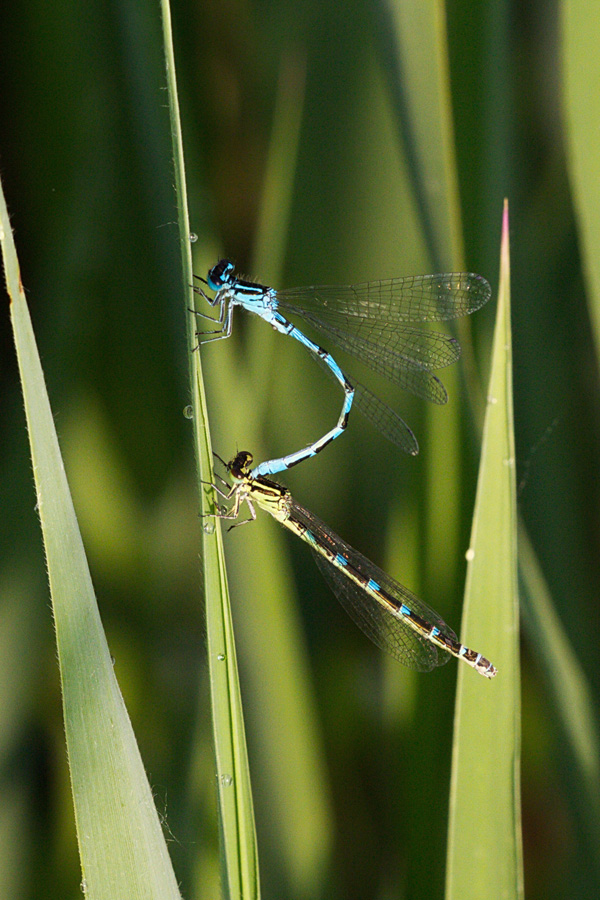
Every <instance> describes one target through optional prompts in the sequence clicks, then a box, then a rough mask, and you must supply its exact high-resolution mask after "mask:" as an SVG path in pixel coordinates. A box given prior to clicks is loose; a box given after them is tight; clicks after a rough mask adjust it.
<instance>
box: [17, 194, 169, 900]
mask: <svg viewBox="0 0 600 900" xmlns="http://www.w3.org/2000/svg"><path fill="white" fill-rule="evenodd" d="M0 242H1V244H2V252H3V257H4V266H5V272H6V281H7V287H8V293H9V296H10V299H11V307H10V310H11V321H12V325H13V330H14V338H15V346H16V350H17V357H18V362H19V371H20V375H21V382H22V387H23V396H24V401H25V413H26V417H27V426H28V430H29V439H30V445H31V456H32V461H33V473H34V478H35V486H36V491H37V509H38V511H39V515H40V521H41V525H42V533H43V538H44V546H45V550H46V561H47V566H48V577H49V581H50V591H51V595H52V608H53V612H54V622H55V626H56V642H57V649H58V661H59V667H60V677H61V685H62V696H63V710H64V721H65V734H66V740H67V751H68V758H69V769H70V774H71V786H72V791H73V801H74V806H75V819H76V827H77V839H78V842H79V851H80V857H81V867H82V873H83V882H82V886H83V890H84V893H85V895H86V896H87V897H94V898H102V900H104V898H115V897H128V898H132V900H137V898H139V900H142V898H144V900H145V898H156V900H159V898H160V900H167V898H179V897H180V894H179V890H178V888H177V881H176V879H175V875H174V872H173V869H172V867H171V862H170V859H169V855H168V852H167V847H166V844H165V840H164V838H163V834H162V830H161V826H160V822H159V819H158V815H157V813H156V809H155V806H154V801H153V798H152V791H151V789H150V785H149V784H148V780H147V778H146V773H145V771H144V766H143V763H142V760H141V757H140V754H139V750H138V747H137V744H136V741H135V737H134V734H133V730H132V727H131V722H130V720H129V716H128V715H127V710H126V709H125V705H124V703H123V698H122V697H121V693H120V690H119V686H118V684H117V680H116V678H115V673H114V668H113V661H112V659H111V656H110V651H109V648H108V646H107V643H106V637H105V635H104V631H103V628H102V623H101V621H100V615H99V612H98V607H97V604H96V598H95V596H94V589H93V586H92V581H91V577H90V572H89V569H88V564H87V560H86V557H85V552H84V548H83V544H82V540H81V535H80V532H79V526H78V524H77V519H76V516H75V510H74V508H73V502H72V499H71V494H70V492H69V486H68V484H67V479H66V475H65V470H64V466H63V462H62V458H61V454H60V448H59V446H58V439H57V436H56V430H55V428H54V419H53V417H52V411H51V409H50V403H49V400H48V395H47V392H46V386H45V383H44V376H43V373H42V368H41V363H40V359H39V355H38V352H37V347H36V344H35V338H34V335H33V329H32V326H31V320H30V317H29V311H28V309H27V305H26V302H25V294H24V291H23V286H22V284H21V278H20V273H19V264H18V260H17V255H16V250H15V246H14V241H13V236H12V232H11V228H10V223H9V220H8V213H7V209H6V203H5V200H4V195H3V193H2V191H1V189H0ZM117 666H118V660H117Z"/></svg>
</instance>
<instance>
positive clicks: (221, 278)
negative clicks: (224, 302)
mask: <svg viewBox="0 0 600 900" xmlns="http://www.w3.org/2000/svg"><path fill="white" fill-rule="evenodd" d="M234 268H235V267H234V265H233V263H232V262H231V260H230V259H220V260H219V262H218V263H217V264H216V266H213V267H212V269H210V270H209V273H208V276H207V279H208V286H209V288H211V289H212V290H213V291H219V290H220V289H221V288H222V287H223V286H224V285H227V284H231V280H232V279H231V276H232V274H233V270H234Z"/></svg>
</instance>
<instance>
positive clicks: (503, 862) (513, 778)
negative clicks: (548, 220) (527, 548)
mask: <svg viewBox="0 0 600 900" xmlns="http://www.w3.org/2000/svg"><path fill="white" fill-rule="evenodd" d="M509 279H510V262H509V244H508V205H506V206H505V211H504V219H503V227H502V249H501V260H500V289H499V296H498V311H497V318H496V328H495V332H494V342H493V356H492V370H491V375H490V384H489V390H488V397H487V409H486V414H485V424H484V432H483V446H482V451H481V462H480V467H479V479H478V484H477V498H476V503H475V512H474V515H473V527H472V532H471V542H470V548H469V552H468V559H469V566H468V572H467V584H466V590H465V604H464V613H463V627H462V631H461V640H462V642H463V643H465V644H466V645H467V646H470V647H472V648H474V649H477V650H479V651H480V652H482V653H483V654H484V655H485V656H487V657H488V658H489V659H490V660H491V661H492V662H493V663H494V665H495V666H496V667H497V668H498V674H497V675H496V677H495V678H494V679H493V680H492V681H490V682H485V681H484V680H483V678H476V677H474V675H473V673H472V672H470V671H469V670H468V669H467V668H466V667H465V666H462V667H461V668H460V671H459V676H458V687H457V694H456V710H455V733H454V746H453V754H452V780H451V788H450V822H449V833H448V857H447V872H446V897H447V898H448V900H454V898H456V900H458V898H460V900H469V898H481V897H502V898H503V900H511V898H519V897H521V896H522V895H523V863H522V847H521V805H520V803H521V801H520V742H521V731H520V714H521V705H520V667H519V609H518V589H517V519H516V491H515V447H514V434H513V401H512V351H511V347H512V342H511V328H510V281H509Z"/></svg>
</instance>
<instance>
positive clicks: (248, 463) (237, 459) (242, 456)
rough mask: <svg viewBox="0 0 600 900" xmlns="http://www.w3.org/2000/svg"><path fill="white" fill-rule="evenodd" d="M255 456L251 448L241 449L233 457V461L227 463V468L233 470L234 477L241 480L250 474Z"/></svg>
mask: <svg viewBox="0 0 600 900" xmlns="http://www.w3.org/2000/svg"><path fill="white" fill-rule="evenodd" d="M253 461H254V457H253V456H252V454H251V453H250V451H249V450H240V451H239V452H238V453H236V455H235V456H234V457H233V459H232V460H231V462H228V463H227V468H228V469H229V471H230V472H231V476H232V478H235V479H236V481H241V480H243V479H244V478H247V477H248V476H249V475H250V470H251V468H252V463H253Z"/></svg>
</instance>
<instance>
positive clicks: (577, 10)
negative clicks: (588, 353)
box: [561, 0, 600, 359]
mask: <svg viewBox="0 0 600 900" xmlns="http://www.w3.org/2000/svg"><path fill="white" fill-rule="evenodd" d="M561 10H562V26H563V27H562V38H563V40H562V62H563V65H562V72H563V76H564V77H563V96H564V113H565V124H566V128H565V138H566V144H567V148H568V151H569V152H568V156H567V162H568V168H569V176H570V182H571V188H572V191H573V200H574V205H575V212H576V216H577V222H578V226H579V247H580V250H581V255H582V257H583V263H584V271H585V274H586V281H587V288H588V301H589V307H590V317H591V321H592V327H593V330H594V337H595V341H596V353H597V355H598V358H599V359H600V192H599V191H598V190H597V185H598V183H599V182H600V134H599V132H598V127H597V123H598V118H599V116H600V101H599V98H598V84H599V83H600V56H599V55H598V50H597V39H598V34H599V33H600V6H599V5H598V4H591V5H590V4H589V3H587V2H586V0H569V2H568V3H563V4H561Z"/></svg>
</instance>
